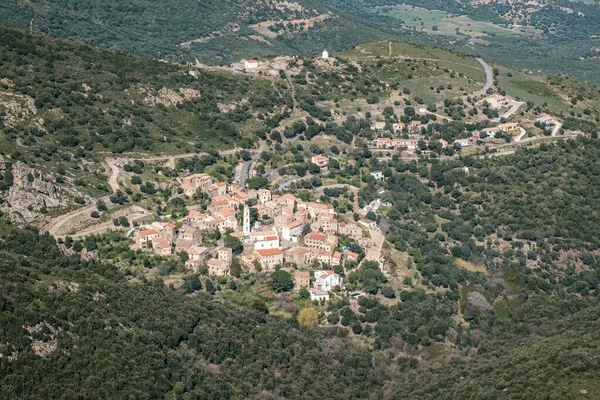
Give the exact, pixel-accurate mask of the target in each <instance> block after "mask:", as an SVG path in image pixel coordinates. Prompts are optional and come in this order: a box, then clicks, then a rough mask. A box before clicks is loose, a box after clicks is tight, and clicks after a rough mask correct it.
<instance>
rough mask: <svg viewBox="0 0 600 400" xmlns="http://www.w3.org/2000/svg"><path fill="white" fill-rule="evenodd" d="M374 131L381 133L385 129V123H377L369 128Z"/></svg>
mask: <svg viewBox="0 0 600 400" xmlns="http://www.w3.org/2000/svg"><path fill="white" fill-rule="evenodd" d="M371 129H373V130H374V131H382V130H384V129H385V122H381V121H377V122H375V123H374V124H373V126H372V127H371Z"/></svg>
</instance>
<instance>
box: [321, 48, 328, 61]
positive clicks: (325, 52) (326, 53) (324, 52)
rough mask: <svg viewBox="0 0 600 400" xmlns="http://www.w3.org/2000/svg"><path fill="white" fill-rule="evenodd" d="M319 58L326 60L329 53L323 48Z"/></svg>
mask: <svg viewBox="0 0 600 400" xmlns="http://www.w3.org/2000/svg"><path fill="white" fill-rule="evenodd" d="M321 58H322V59H323V60H327V59H328V58H329V53H328V52H327V50H324V51H323V55H322V56H321Z"/></svg>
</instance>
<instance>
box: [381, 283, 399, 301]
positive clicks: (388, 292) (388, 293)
mask: <svg viewBox="0 0 600 400" xmlns="http://www.w3.org/2000/svg"><path fill="white" fill-rule="evenodd" d="M381 294H382V295H384V296H385V297H387V298H388V299H393V298H395V297H396V292H394V288H392V287H391V286H387V285H386V286H383V287H382V288H381Z"/></svg>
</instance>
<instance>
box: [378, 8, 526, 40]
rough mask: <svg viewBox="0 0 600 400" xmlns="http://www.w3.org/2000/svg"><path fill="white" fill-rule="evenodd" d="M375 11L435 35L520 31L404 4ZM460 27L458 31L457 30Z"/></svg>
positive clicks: (492, 33)
mask: <svg viewBox="0 0 600 400" xmlns="http://www.w3.org/2000/svg"><path fill="white" fill-rule="evenodd" d="M371 11H372V12H373V13H377V14H381V15H385V16H388V17H392V18H394V19H396V20H398V21H401V22H402V27H403V28H405V29H410V30H417V31H421V32H426V33H430V34H435V35H445V36H458V35H459V34H462V35H470V36H474V37H486V36H489V35H490V34H491V35H504V36H518V33H516V32H514V31H512V30H510V29H508V28H504V27H501V26H498V25H494V24H492V23H489V22H483V21H476V20H473V19H471V18H469V17H467V16H464V15H452V14H450V13H447V12H445V11H439V10H428V9H425V8H420V7H413V6H409V5H404V4H398V5H394V6H383V7H373V8H372V9H371ZM457 29H458V31H457Z"/></svg>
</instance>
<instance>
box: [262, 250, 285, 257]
mask: <svg viewBox="0 0 600 400" xmlns="http://www.w3.org/2000/svg"><path fill="white" fill-rule="evenodd" d="M256 252H257V253H258V255H259V256H261V257H270V256H278V255H281V254H283V251H281V249H265V250H256Z"/></svg>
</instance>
